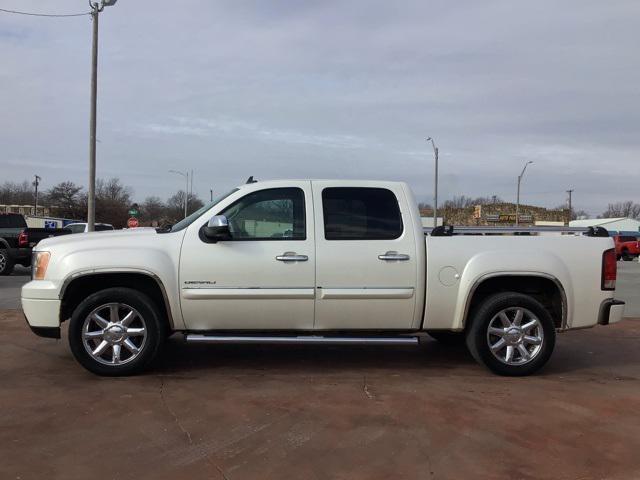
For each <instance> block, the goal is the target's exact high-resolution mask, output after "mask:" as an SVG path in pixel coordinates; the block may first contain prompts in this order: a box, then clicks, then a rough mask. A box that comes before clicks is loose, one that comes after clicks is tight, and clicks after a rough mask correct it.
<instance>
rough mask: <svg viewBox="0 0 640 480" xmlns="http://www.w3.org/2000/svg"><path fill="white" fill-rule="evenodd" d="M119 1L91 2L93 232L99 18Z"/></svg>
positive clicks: (91, 224)
mask: <svg viewBox="0 0 640 480" xmlns="http://www.w3.org/2000/svg"><path fill="white" fill-rule="evenodd" d="M116 2H117V0H102V2H101V3H98V2H91V1H89V6H90V7H91V19H92V21H93V36H92V43H91V112H90V114H89V195H88V198H87V231H88V232H93V231H94V230H95V223H96V110H97V98H98V18H99V16H100V12H102V10H104V7H110V6H112V5H115V3H116Z"/></svg>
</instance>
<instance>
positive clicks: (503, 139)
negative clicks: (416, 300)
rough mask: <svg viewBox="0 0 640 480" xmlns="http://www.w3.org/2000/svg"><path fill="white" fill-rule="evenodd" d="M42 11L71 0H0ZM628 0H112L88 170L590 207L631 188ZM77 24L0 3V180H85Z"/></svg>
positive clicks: (638, 59)
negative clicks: (402, 187) (397, 184)
mask: <svg viewBox="0 0 640 480" xmlns="http://www.w3.org/2000/svg"><path fill="white" fill-rule="evenodd" d="M0 8H5V9H15V10H22V11H30V12H41V13H76V12H85V11H87V10H88V6H87V2H86V1H85V0H56V1H55V2H51V1H48V2H44V1H42V0H0ZM639 22H640V2H638V1H637V0H630V1H625V0H618V1H615V2H602V1H592V0H565V1H562V2H557V1H552V0H536V1H519V2H514V1H513V0H504V1H502V0H500V1H496V0H485V1H482V2H478V1H477V0H458V1H455V2H451V1H446V0H443V1H430V0H429V1H427V0H411V1H409V0H407V1H401V0H398V1H393V2H389V1H388V0H386V1H378V0H366V1H346V0H343V1H334V0H324V1H322V2H318V1H305V0H282V1H277V0H273V1H269V2H267V1H264V0H255V1H251V0H247V1H237V0H235V1H231V0H229V1H215V0H181V1H179V2H178V1H172V2H169V1H166V0H155V1H153V2H151V1H147V0H135V1H134V0H119V1H118V3H117V4H116V5H115V6H113V7H107V8H106V9H105V10H104V12H103V13H102V14H101V15H100V56H99V67H98V68H99V81H98V82H99V84H98V90H99V91H98V134H97V137H98V139H99V143H98V146H97V174H98V177H102V178H108V177H119V178H120V179H121V180H122V181H123V182H124V183H125V184H127V185H129V186H131V187H132V189H133V190H134V197H135V199H137V200H139V201H141V200H143V199H144V197H146V196H149V195H157V196H160V197H161V198H167V197H168V196H170V195H172V194H173V193H175V191H177V190H178V189H180V188H183V184H184V182H183V179H182V178H181V177H179V176H178V175H176V174H172V173H169V170H171V169H175V170H189V171H190V170H193V171H194V172H195V175H194V191H195V192H196V193H197V194H199V195H200V197H201V198H203V199H207V198H208V197H209V194H210V190H213V192H214V195H216V194H220V193H222V192H223V191H226V190H228V189H230V188H232V187H233V186H235V185H237V184H241V183H244V181H245V180H246V178H247V177H249V176H250V175H253V176H254V177H256V178H257V179H258V180H261V179H262V180H267V179H278V178H346V179H350V178H352V179H377V180H402V181H407V182H408V183H409V184H410V185H411V187H412V188H413V190H414V192H415V193H416V196H417V197H418V199H419V200H420V201H427V202H430V201H431V199H432V195H433V183H434V177H433V170H434V160H433V151H432V149H431V145H430V144H429V143H427V142H426V137H428V136H432V137H433V138H434V139H435V141H436V144H437V145H438V147H439V151H440V178H439V199H440V201H442V200H443V199H447V198H451V197H453V196H454V195H467V196H491V195H498V196H500V197H502V198H503V199H505V200H507V201H515V196H516V183H517V182H516V181H517V176H518V175H519V173H520V171H521V170H522V167H523V165H524V164H525V162H528V161H533V162H534V163H533V164H531V165H529V167H528V169H527V172H526V174H525V176H524V179H523V181H522V193H521V202H522V203H527V204H535V205H541V206H546V207H555V206H558V205H562V204H564V203H565V202H566V198H567V194H566V190H567V189H574V193H573V205H574V208H576V209H584V210H586V211H587V212H589V213H591V214H594V215H595V214H598V213H602V212H603V211H604V210H605V209H606V206H607V203H610V202H616V201H622V200H634V201H636V202H640V194H639V192H640V134H639V133H640V132H639V127H640V55H639V54H638V47H639V46H640V29H639V28H638V25H639ZM90 51H91V19H90V17H89V16H84V17H72V18H39V17H29V16H21V15H13V14H8V13H3V12H0V59H1V64H0V107H1V108H2V115H0V183H1V182H3V181H7V180H8V181H22V180H24V179H27V178H33V175H34V174H38V175H40V176H41V177H42V183H41V188H44V189H47V188H49V187H51V186H52V185H54V184H56V183H58V182H61V181H65V180H71V181H74V182H76V183H78V184H82V185H86V184H87V181H88V158H89V153H88V152H89V99H90V96H89V94H90Z"/></svg>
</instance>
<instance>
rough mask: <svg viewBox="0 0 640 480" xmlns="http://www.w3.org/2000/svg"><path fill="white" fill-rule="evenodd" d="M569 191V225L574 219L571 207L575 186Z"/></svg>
mask: <svg viewBox="0 0 640 480" xmlns="http://www.w3.org/2000/svg"><path fill="white" fill-rule="evenodd" d="M567 193H568V194H569V221H568V222H567V225H569V223H571V220H572V219H573V216H572V215H571V213H572V209H571V194H572V193H573V188H572V189H570V190H567Z"/></svg>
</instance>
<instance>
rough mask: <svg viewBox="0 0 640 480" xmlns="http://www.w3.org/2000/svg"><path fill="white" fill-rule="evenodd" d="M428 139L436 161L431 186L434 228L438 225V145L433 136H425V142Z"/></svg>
mask: <svg viewBox="0 0 640 480" xmlns="http://www.w3.org/2000/svg"><path fill="white" fill-rule="evenodd" d="M428 141H431V146H432V147H433V156H434V158H435V161H436V162H435V163H436V165H435V167H436V171H435V179H434V186H433V228H436V227H437V226H438V147H436V144H435V142H434V141H433V138H431V137H429V138H427V142H428Z"/></svg>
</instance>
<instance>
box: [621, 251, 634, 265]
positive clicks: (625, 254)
mask: <svg viewBox="0 0 640 480" xmlns="http://www.w3.org/2000/svg"><path fill="white" fill-rule="evenodd" d="M622 260H623V261H625V262H630V261H632V260H633V257H632V256H631V255H629V251H628V250H623V251H622Z"/></svg>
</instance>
